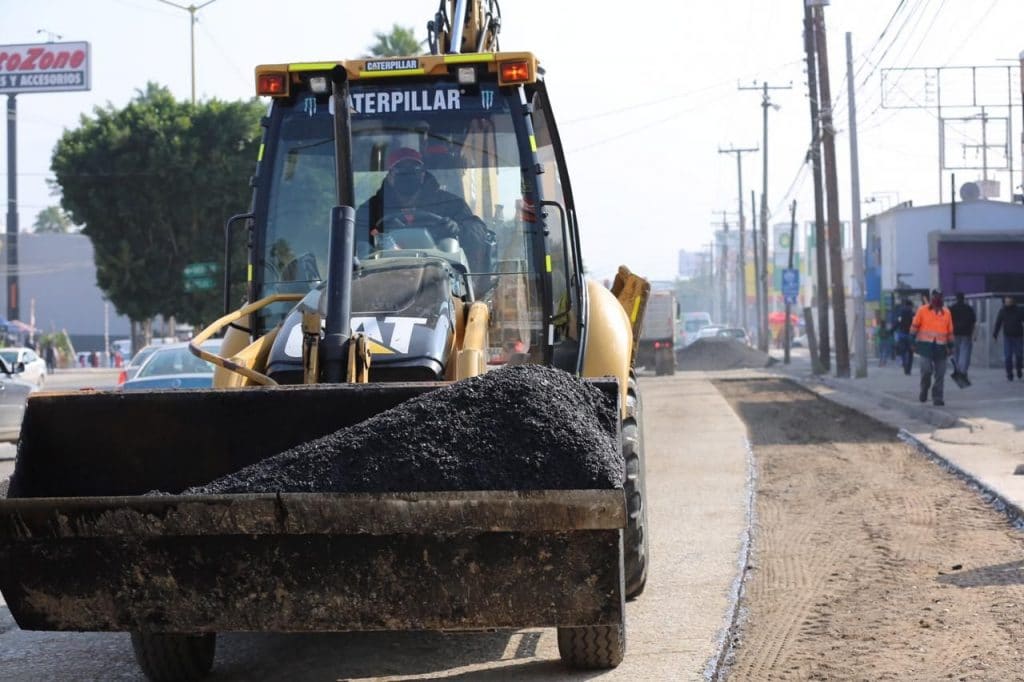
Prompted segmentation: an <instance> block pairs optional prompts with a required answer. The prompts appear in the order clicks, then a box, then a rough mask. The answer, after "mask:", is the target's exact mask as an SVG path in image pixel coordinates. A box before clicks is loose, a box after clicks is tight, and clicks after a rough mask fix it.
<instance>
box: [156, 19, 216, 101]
mask: <svg viewBox="0 0 1024 682" xmlns="http://www.w3.org/2000/svg"><path fill="white" fill-rule="evenodd" d="M157 2H162V3H164V4H165V5H170V6H171V7H177V8H178V9H183V10H185V11H186V12H188V14H189V22H188V35H189V47H190V51H191V53H192V104H195V103H196V21H197V19H196V12H198V11H199V10H201V9H202V8H204V7H206V6H207V5H212V4H213V3H215V2H217V0H206V2H204V3H201V4H199V5H179V4H178V3H176V2H171V0H157Z"/></svg>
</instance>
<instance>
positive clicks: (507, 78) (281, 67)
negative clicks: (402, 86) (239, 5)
mask: <svg viewBox="0 0 1024 682" xmlns="http://www.w3.org/2000/svg"><path fill="white" fill-rule="evenodd" d="M336 67H341V68H343V69H345V71H346V72H347V73H348V79H349V80H350V81H365V80H370V79H381V78H384V79H386V78H399V77H408V76H423V77H428V78H429V77H432V76H433V77H442V76H449V75H452V74H455V73H457V71H458V70H459V69H460V67H462V68H465V67H469V68H474V67H475V71H479V70H481V69H486V72H487V73H496V74H497V75H498V84H499V85H512V84H515V85H520V84H525V83H533V82H535V81H536V80H537V78H538V76H539V74H540V73H542V71H541V69H540V66H539V64H538V61H537V58H536V57H535V56H534V55H533V53H531V52H472V53H464V54H442V55H417V56H409V57H383V58H371V59H350V60H345V61H334V62H330V61H328V62H294V63H291V64H261V65H260V66H257V67H256V94H258V95H268V96H271V97H287V96H288V95H289V94H290V92H291V89H292V86H293V85H295V84H298V83H300V82H302V81H303V80H305V79H308V78H310V77H313V76H316V75H327V74H329V73H330V72H331V71H332V70H334V68H336ZM467 77H468V76H467Z"/></svg>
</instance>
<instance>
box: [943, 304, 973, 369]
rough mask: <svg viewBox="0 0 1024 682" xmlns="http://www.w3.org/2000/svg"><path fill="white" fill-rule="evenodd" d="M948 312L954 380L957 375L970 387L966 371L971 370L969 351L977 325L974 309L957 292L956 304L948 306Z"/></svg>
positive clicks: (971, 347)
mask: <svg viewBox="0 0 1024 682" xmlns="http://www.w3.org/2000/svg"><path fill="white" fill-rule="evenodd" d="M949 312H950V313H952V314H953V360H954V362H955V363H956V364H955V369H954V379H955V378H956V376H955V374H957V373H959V374H960V376H962V377H963V380H964V382H965V383H966V384H967V385H968V386H970V385H971V380H970V379H969V378H967V370H969V369H970V368H971V350H972V349H973V347H974V326H975V324H976V323H977V316H976V315H975V313H974V308H972V307H971V306H969V305H968V304H967V302H966V301H964V295H963V293H962V292H957V294H956V303H954V304H953V305H951V306H949Z"/></svg>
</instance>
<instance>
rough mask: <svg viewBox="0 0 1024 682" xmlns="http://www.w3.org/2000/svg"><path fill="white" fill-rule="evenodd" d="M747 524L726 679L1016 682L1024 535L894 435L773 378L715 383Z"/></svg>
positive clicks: (1023, 646)
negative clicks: (744, 440)
mask: <svg viewBox="0 0 1024 682" xmlns="http://www.w3.org/2000/svg"><path fill="white" fill-rule="evenodd" d="M715 385H716V386H717V388H718V389H719V391H720V392H721V393H722V394H723V395H724V396H725V398H726V399H727V400H728V401H729V403H730V404H731V405H732V406H733V409H734V410H735V411H736V413H737V414H738V415H739V416H740V418H741V419H743V421H744V422H745V423H746V424H747V429H748V434H749V438H750V442H751V446H752V448H753V452H754V459H755V462H756V469H757V481H756V483H755V487H756V517H755V525H754V530H753V538H752V550H751V555H750V560H749V562H748V570H747V573H746V576H745V581H744V586H743V594H742V597H741V604H740V607H741V608H740V611H739V613H740V616H739V619H738V622H737V626H736V628H735V631H734V632H733V634H732V643H733V646H732V649H731V650H730V652H729V656H728V659H727V665H726V666H725V667H724V669H723V671H724V677H726V678H727V679H729V680H780V679H794V680H808V679H809V680H946V679H951V680H1024V628H1022V625H1024V587H1022V586H1024V534H1022V533H1021V532H1020V531H1018V530H1016V529H1014V528H1013V527H1012V526H1011V524H1010V522H1009V521H1008V520H1007V519H1006V517H1005V516H1003V515H1001V514H999V513H998V512H996V511H995V510H994V509H992V508H991V507H990V506H988V505H987V504H986V503H985V501H984V500H983V499H982V497H981V496H980V494H979V493H977V492H975V491H974V490H972V489H971V488H970V487H969V486H968V485H967V484H965V483H964V482H962V481H960V480H959V479H957V478H955V477H954V476H953V475H952V474H950V473H947V472H946V471H944V470H943V469H942V468H941V467H939V466H937V465H936V464H934V463H932V462H930V461H928V460H926V459H925V458H924V457H923V456H922V455H920V454H918V453H917V452H915V451H913V450H912V449H911V448H910V447H909V446H907V445H904V444H903V443H902V442H900V441H898V440H897V439H896V434H895V432H894V431H893V430H892V429H891V428H889V427H887V426H884V425H882V424H880V423H878V422H876V421H874V420H871V419H869V418H867V417H865V416H863V415H860V414H859V413H856V412H853V411H850V410H848V409H846V408H843V407H840V406H838V405H835V404H833V403H830V402H828V401H826V400H824V399H822V398H819V397H818V396H816V395H815V394H813V393H811V392H809V391H807V390H805V389H803V388H801V387H799V386H798V385H796V384H793V383H791V382H787V381H785V380H781V379H764V380H735V381H730V380H723V381H717V382H716V383H715Z"/></svg>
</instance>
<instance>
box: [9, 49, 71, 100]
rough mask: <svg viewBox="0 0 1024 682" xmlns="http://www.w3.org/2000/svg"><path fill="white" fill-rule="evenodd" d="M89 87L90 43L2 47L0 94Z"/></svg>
mask: <svg viewBox="0 0 1024 682" xmlns="http://www.w3.org/2000/svg"><path fill="white" fill-rule="evenodd" d="M89 88H90V83H89V43H37V44H34V45H0V93H3V92H6V93H19V92H62V91H65V90H88V89H89Z"/></svg>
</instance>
